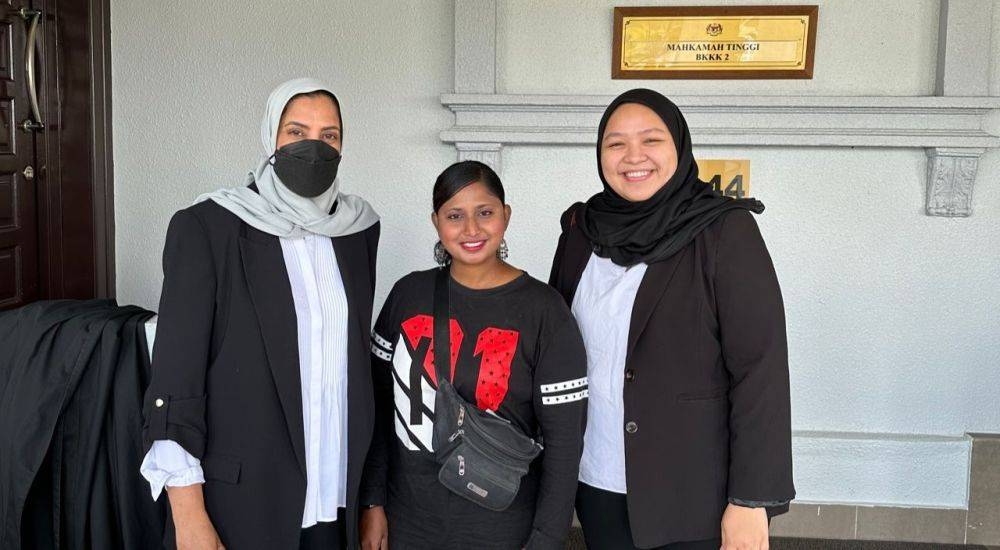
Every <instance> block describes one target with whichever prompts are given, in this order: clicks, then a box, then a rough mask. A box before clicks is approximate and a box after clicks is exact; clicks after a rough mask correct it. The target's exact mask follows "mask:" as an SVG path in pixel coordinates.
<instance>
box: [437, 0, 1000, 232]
mask: <svg viewBox="0 0 1000 550" xmlns="http://www.w3.org/2000/svg"><path fill="white" fill-rule="evenodd" d="M992 10H993V6H992V2H991V0H961V1H958V0H942V1H941V20H940V25H939V35H938V66H937V78H936V94H937V95H935V96H919V97H880V96H843V97H831V96H675V97H672V99H673V100H674V101H675V102H676V103H677V105H678V106H680V108H681V109H682V110H683V111H684V114H685V116H686V117H687V120H688V124H689V125H690V126H691V135H692V138H693V140H694V144H695V145H729V146H739V147H887V148H888V147H892V148H922V149H926V150H927V155H928V181H927V195H926V212H927V214H928V215H932V216H949V217H954V216H958V217H961V216H969V215H971V213H972V203H971V200H972V187H973V184H974V182H975V179H976V170H977V167H978V158H979V156H980V155H981V154H982V153H983V152H984V151H985V150H987V149H993V148H997V147H1000V136H998V135H996V134H993V133H990V132H987V131H985V130H984V127H986V124H985V122H986V118H987V117H988V116H991V115H992V114H994V113H1000V97H987V96H986V94H987V93H988V83H989V76H988V75H989V60H988V59H987V57H988V56H986V57H984V56H982V55H980V54H981V53H982V51H984V50H985V51H991V50H989V48H988V45H989V43H990V40H991V32H992V29H991V28H990V22H991V21H992V15H991V14H992ZM496 25H497V0H456V1H455V88H454V89H455V92H456V93H453V94H444V95H442V96H441V103H442V104H443V105H444V106H446V107H448V109H450V110H451V111H452V112H453V113H455V125H454V126H453V127H451V128H449V129H447V130H445V131H443V132H441V135H440V136H441V140H442V141H444V142H446V143H453V144H455V147H456V149H457V151H458V156H459V158H460V159H466V158H477V159H485V160H483V162H487V164H490V165H491V166H493V167H494V168H495V169H499V167H500V165H501V150H502V148H503V146H504V145H592V144H593V143H594V142H595V139H596V135H595V134H596V133H597V122H598V121H599V119H600V116H601V113H603V111H604V108H605V107H606V106H607V104H608V103H610V102H611V100H612V99H613V97H612V96H602V95H516V94H498V93H496V92H497V90H498V89H499V88H500V86H498V83H497V76H496V75H497V72H496V66H497V41H498V40H499V38H498V36H497V28H496ZM970 52H972V54H973V55H971V56H970Z"/></svg>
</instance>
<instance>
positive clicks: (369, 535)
mask: <svg viewBox="0 0 1000 550" xmlns="http://www.w3.org/2000/svg"><path fill="white" fill-rule="evenodd" d="M361 550H389V521H388V520H387V519H386V517H385V508H382V507H381V506H374V507H372V508H368V509H366V510H364V511H363V512H361Z"/></svg>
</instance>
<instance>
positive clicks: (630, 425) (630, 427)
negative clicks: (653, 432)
mask: <svg viewBox="0 0 1000 550" xmlns="http://www.w3.org/2000/svg"><path fill="white" fill-rule="evenodd" d="M625 431H626V432H628V433H630V434H634V433H635V432H637V431H639V425H638V424H636V423H635V422H629V423H628V424H625Z"/></svg>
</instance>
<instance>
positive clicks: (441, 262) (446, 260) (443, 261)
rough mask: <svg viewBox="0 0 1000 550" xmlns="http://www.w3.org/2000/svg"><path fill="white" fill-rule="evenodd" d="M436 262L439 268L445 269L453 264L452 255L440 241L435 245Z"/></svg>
mask: <svg viewBox="0 0 1000 550" xmlns="http://www.w3.org/2000/svg"><path fill="white" fill-rule="evenodd" d="M434 262H435V263H437V264H438V266H439V267H444V266H446V265H448V264H450V263H451V254H449V253H448V250H446V249H445V247H444V245H443V244H441V241H438V242H437V244H435V245H434Z"/></svg>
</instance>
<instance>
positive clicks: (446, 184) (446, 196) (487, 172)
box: [432, 160, 506, 212]
mask: <svg viewBox="0 0 1000 550" xmlns="http://www.w3.org/2000/svg"><path fill="white" fill-rule="evenodd" d="M477 181H478V182H480V183H482V184H483V185H485V186H486V190H487V191H489V193H490V194H491V195H493V196H495V197H496V198H498V199H500V202H501V203H502V204H506V202H504V192H503V184H502V183H500V176H498V175H497V173H496V172H494V171H493V169H492V168H490V167H489V166H487V165H486V164H483V163H482V162H479V161H478V160H463V161H461V162H456V163H455V164H452V165H451V166H449V167H447V168H445V169H444V172H441V175H440V176H438V177H437V181H435V182H434V195H433V199H432V202H433V205H434V211H435V212H437V211H438V210H439V209H440V208H441V206H442V205H444V203H446V202H448V201H449V200H450V199H451V198H452V197H454V196H455V194H456V193H458V192H459V191H461V190H462V189H465V188H466V187H468V186H469V185H472V184H473V183H476V182H477Z"/></svg>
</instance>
